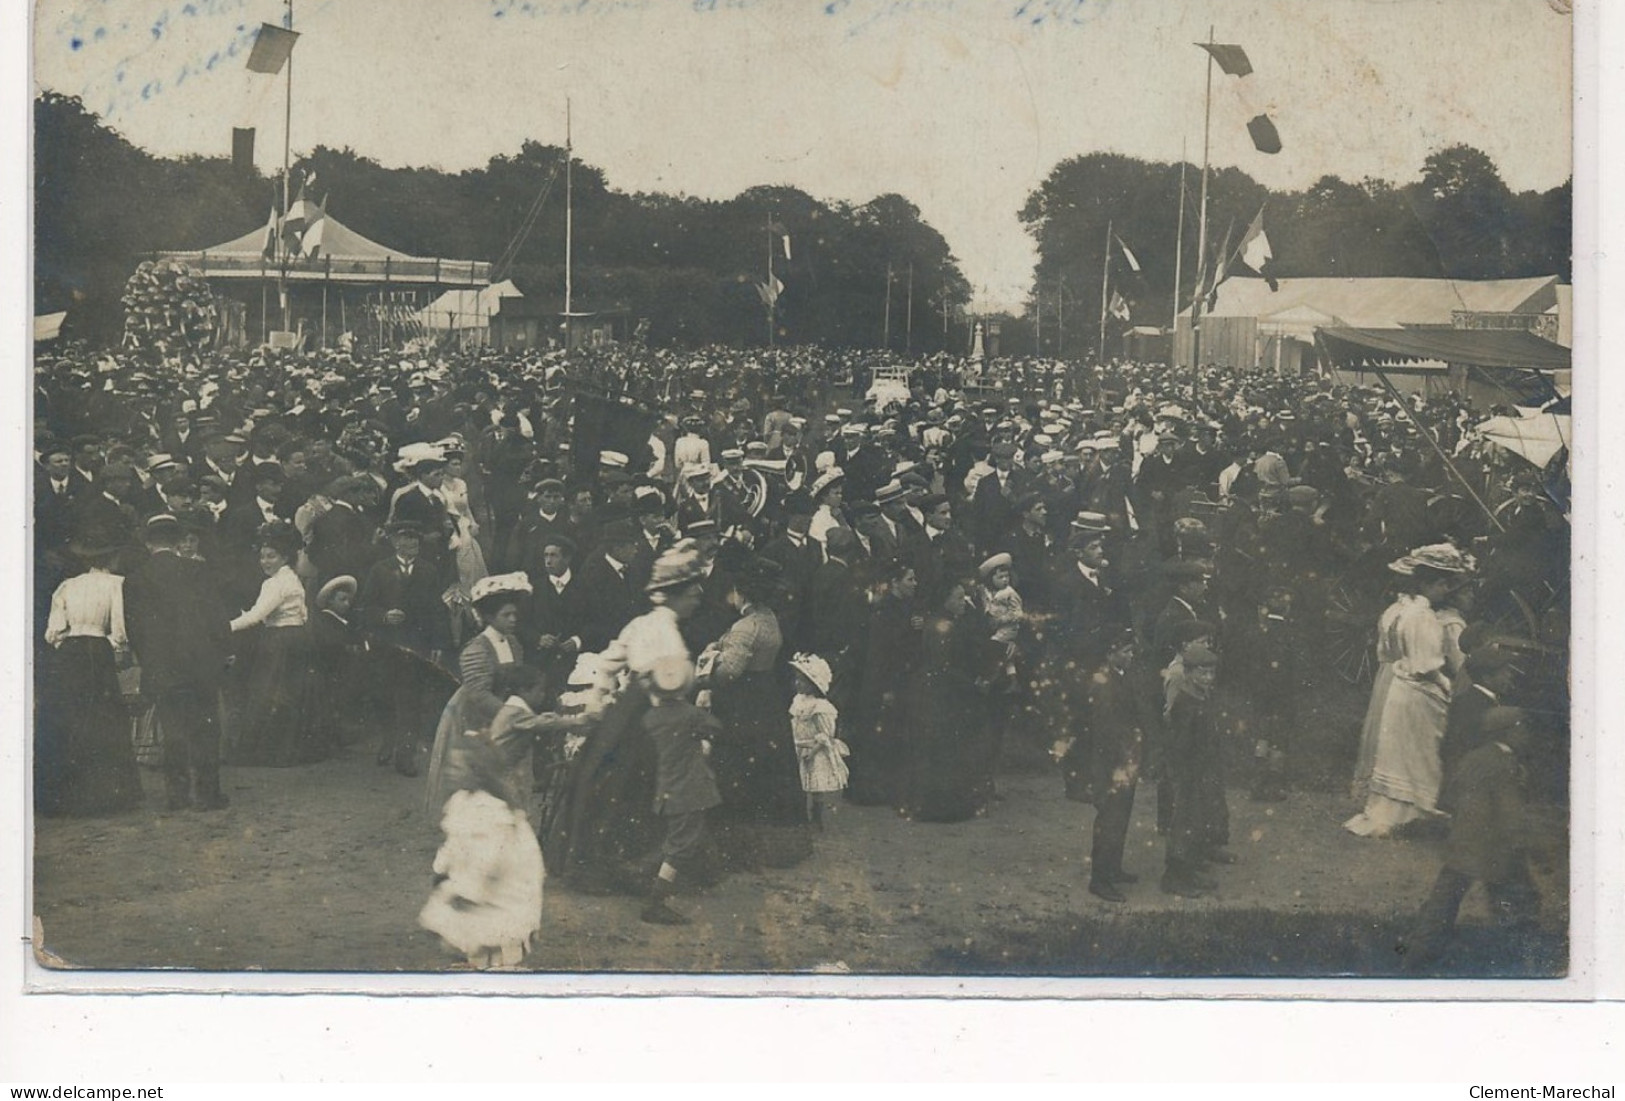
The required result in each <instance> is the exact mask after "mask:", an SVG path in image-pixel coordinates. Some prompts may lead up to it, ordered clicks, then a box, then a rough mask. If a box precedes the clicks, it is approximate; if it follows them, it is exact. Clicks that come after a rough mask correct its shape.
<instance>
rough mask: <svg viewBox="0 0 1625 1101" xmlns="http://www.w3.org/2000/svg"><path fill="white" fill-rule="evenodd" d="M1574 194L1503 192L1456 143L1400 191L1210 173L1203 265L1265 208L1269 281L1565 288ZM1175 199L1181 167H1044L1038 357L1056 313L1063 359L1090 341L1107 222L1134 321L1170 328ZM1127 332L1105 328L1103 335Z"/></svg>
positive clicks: (1036, 220) (1190, 183) (1092, 158)
mask: <svg viewBox="0 0 1625 1101" xmlns="http://www.w3.org/2000/svg"><path fill="white" fill-rule="evenodd" d="M1200 184H1201V169H1200V167H1199V166H1189V165H1188V166H1186V171H1185V232H1184V238H1183V240H1182V242H1181V246H1182V255H1183V261H1182V264H1181V270H1180V281H1181V288H1180V304H1181V306H1182V307H1186V306H1189V305H1190V302H1191V299H1192V297H1193V296H1194V294H1195V291H1196V286H1197V278H1198V276H1197V270H1196V267H1197V240H1198V238H1197V229H1196V226H1197V199H1198V195H1199V189H1200ZM1571 190H1572V189H1571V184H1570V183H1568V182H1565V183H1564V184H1562V185H1561V186H1559V187H1555V188H1553V189H1551V190H1550V191H1545V192H1535V191H1525V192H1514V191H1512V190H1511V188H1509V187H1508V186H1507V185H1506V183H1505V182H1504V181H1503V180H1502V179H1501V174H1500V171H1499V169H1498V168H1497V167H1496V165H1495V163H1494V161H1492V160H1491V159H1490V157H1489V156H1487V155H1486V154H1484V153H1483V152H1481V151H1479V150H1477V149H1474V148H1471V147H1470V146H1464V145H1457V146H1453V147H1450V148H1448V149H1442V150H1439V151H1436V152H1434V153H1433V154H1431V155H1430V156H1429V157H1428V158H1427V159H1426V161H1425V162H1424V163H1423V165H1422V172H1421V177H1420V178H1419V179H1418V180H1416V181H1415V182H1413V183H1409V184H1394V183H1389V182H1387V181H1384V180H1374V179H1366V180H1361V181H1359V182H1357V183H1350V182H1348V181H1346V180H1343V179H1340V178H1338V177H1337V176H1323V177H1321V178H1320V179H1319V180H1317V181H1316V182H1315V183H1314V184H1312V185H1310V186H1309V187H1307V188H1305V189H1304V190H1302V191H1289V192H1272V191H1270V190H1269V189H1268V188H1266V187H1264V186H1263V185H1262V184H1260V183H1258V182H1257V181H1255V180H1253V179H1252V178H1251V177H1249V176H1248V175H1247V174H1246V173H1244V172H1241V171H1239V170H1237V169H1234V168H1221V169H1217V170H1214V171H1212V172H1211V173H1210V174H1209V178H1208V194H1209V205H1208V240H1209V256H1210V258H1211V257H1212V255H1213V254H1214V253H1217V252H1221V251H1225V250H1224V242H1225V241H1226V239H1228V240H1229V241H1230V245H1231V251H1233V250H1234V247H1235V244H1236V243H1237V241H1238V240H1239V239H1240V236H1241V234H1242V233H1243V231H1244V230H1245V229H1246V228H1247V225H1248V223H1249V222H1250V221H1251V220H1252V218H1253V216H1254V215H1256V214H1257V213H1258V212H1259V210H1260V209H1261V208H1262V209H1263V211H1264V226H1265V230H1266V232H1267V234H1268V236H1269V240H1270V244H1271V246H1272V248H1273V251H1274V257H1275V258H1274V261H1273V263H1272V264H1271V265H1270V266H1269V272H1268V274H1270V275H1273V276H1278V277H1290V276H1382V275H1389V276H1395V275H1404V276H1422V277H1435V278H1440V277H1446V278H1454V279H1505V278H1517V277H1521V276H1534V275H1558V276H1561V277H1562V278H1564V279H1565V280H1566V279H1568V278H1569V275H1570V269H1571V248H1570V241H1571V237H1572V232H1573V217H1572V206H1573V204H1572V195H1571ZM1179 202H1180V166H1179V165H1178V164H1162V163H1149V162H1146V161H1142V160H1138V159H1136V158H1133V157H1126V156H1121V155H1118V154H1115V153H1091V154H1088V155H1086V156H1080V157H1073V158H1070V159H1068V160H1066V161H1063V162H1061V163H1060V164H1058V165H1056V166H1055V168H1054V169H1053V170H1052V171H1051V172H1050V174H1049V176H1048V177H1047V178H1046V179H1045V180H1044V182H1043V183H1042V184H1041V185H1039V187H1038V188H1037V189H1036V190H1034V191H1033V193H1032V194H1031V195H1029V196H1028V199H1027V202H1026V205H1025V206H1024V207H1023V208H1022V211H1021V220H1022V221H1023V223H1025V225H1026V227H1027V230H1028V232H1029V233H1030V234H1031V235H1032V236H1033V238H1034V240H1035V241H1036V243H1037V245H1038V253H1039V261H1038V267H1037V271H1036V279H1035V291H1034V296H1033V298H1032V299H1031V300H1030V301H1029V303H1028V308H1027V314H1026V317H1027V319H1028V320H1029V321H1031V320H1034V319H1035V318H1036V317H1037V316H1038V315H1039V313H1040V311H1041V312H1042V318H1043V342H1044V346H1045V348H1046V349H1049V350H1053V349H1054V347H1055V340H1056V337H1057V335H1058V329H1057V326H1056V320H1057V315H1058V314H1060V313H1061V311H1062V310H1063V309H1064V311H1065V316H1066V329H1067V334H1068V335H1067V347H1068V349H1069V350H1074V349H1081V348H1083V347H1086V346H1087V347H1092V346H1094V345H1095V344H1096V343H1097V342H1098V325H1099V317H1100V302H1101V293H1100V292H1101V277H1102V256H1103V250H1104V249H1105V248H1106V230H1107V224H1108V222H1110V225H1111V229H1112V231H1113V233H1114V234H1115V235H1117V236H1118V237H1120V238H1121V239H1122V241H1123V243H1124V244H1126V245H1127V246H1128V247H1129V249H1130V250H1131V251H1132V252H1133V253H1134V255H1135V258H1136V259H1137V260H1138V261H1139V263H1140V266H1141V271H1140V272H1139V273H1135V272H1133V271H1132V270H1131V269H1130V267H1129V266H1128V263H1127V261H1126V260H1124V259H1123V257H1122V254H1121V253H1120V252H1117V253H1115V254H1114V255H1113V257H1112V286H1113V287H1115V288H1116V289H1117V290H1118V291H1119V292H1120V293H1121V294H1122V295H1123V298H1124V299H1125V300H1126V302H1127V303H1128V305H1129V306H1130V308H1131V310H1132V318H1133V322H1134V323H1136V324H1142V325H1158V326H1165V325H1167V324H1168V323H1169V321H1170V320H1171V318H1172V315H1173V308H1174V294H1173V285H1174V255H1175V252H1174V246H1175V236H1176V233H1177V225H1178V211H1179ZM1114 247H1115V246H1114ZM1210 264H1211V260H1210ZM1074 319H1075V320H1074ZM1124 324H1125V323H1124V322H1121V321H1118V320H1116V319H1113V320H1112V321H1111V322H1110V325H1111V330H1112V332H1120V331H1121V329H1122V327H1123V326H1124ZM1074 326H1076V327H1074ZM1073 334H1076V335H1073ZM1110 339H1111V338H1110V336H1109V337H1108V340H1109V341H1110Z"/></svg>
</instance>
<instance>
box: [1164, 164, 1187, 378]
mask: <svg viewBox="0 0 1625 1101" xmlns="http://www.w3.org/2000/svg"><path fill="white" fill-rule="evenodd" d="M1184 259H1185V142H1184V140H1183V139H1181V140H1180V142H1179V222H1178V227H1177V228H1176V229H1175V230H1174V320H1173V324H1172V326H1171V327H1170V328H1169V329H1168V358H1169V359H1171V360H1172V361H1173V366H1174V367H1178V366H1179V349H1178V347H1177V344H1176V342H1177V341H1178V339H1179V283H1180V277H1181V275H1182V274H1183V273H1182V272H1181V270H1180V269H1181V267H1182V262H1183V261H1184Z"/></svg>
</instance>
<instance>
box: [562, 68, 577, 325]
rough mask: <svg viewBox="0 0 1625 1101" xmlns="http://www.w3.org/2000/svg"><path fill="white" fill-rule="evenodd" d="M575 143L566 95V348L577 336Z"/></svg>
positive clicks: (568, 101)
mask: <svg viewBox="0 0 1625 1101" xmlns="http://www.w3.org/2000/svg"><path fill="white" fill-rule="evenodd" d="M574 169H575V145H574V143H573V141H572V139H571V135H570V97H569V96H565V97H564V350H565V351H567V352H568V351H570V350H571V345H572V343H573V338H574V336H575V314H574V311H575V272H574V264H575V205H574V200H575V196H574V193H573V182H572V176H573V175H574Z"/></svg>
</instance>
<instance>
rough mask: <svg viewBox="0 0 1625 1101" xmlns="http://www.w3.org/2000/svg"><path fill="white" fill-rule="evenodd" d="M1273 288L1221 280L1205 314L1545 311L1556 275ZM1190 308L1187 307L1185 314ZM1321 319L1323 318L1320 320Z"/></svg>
mask: <svg viewBox="0 0 1625 1101" xmlns="http://www.w3.org/2000/svg"><path fill="white" fill-rule="evenodd" d="M1278 282H1279V285H1280V288H1281V289H1280V290H1279V291H1272V290H1270V288H1269V284H1268V283H1266V282H1265V281H1264V280H1262V279H1251V278H1236V279H1230V280H1227V281H1226V282H1224V283H1221V284H1220V285H1219V297H1218V301H1217V302H1216V303H1215V305H1214V308H1213V309H1211V310H1207V311H1205V313H1206V316H1209V317H1256V318H1259V319H1260V320H1261V321H1262V320H1264V319H1266V318H1272V317H1280V316H1282V315H1288V316H1289V317H1290V316H1291V315H1292V313H1293V311H1296V310H1299V309H1306V310H1309V311H1313V312H1314V313H1318V314H1322V315H1325V316H1327V317H1329V318H1333V319H1335V320H1336V322H1338V323H1340V324H1341V325H1342V326H1346V327H1349V328H1356V329H1395V328H1400V327H1402V326H1405V325H1449V324H1450V315H1451V312H1452V311H1454V310H1472V311H1477V312H1484V313H1543V312H1545V311H1546V310H1547V309H1548V308H1549V307H1550V306H1552V305H1553V304H1554V303H1555V302H1556V300H1557V276H1555V275H1542V276H1535V277H1533V278H1528V279H1487V280H1478V281H1474V280H1470V279H1409V278H1398V277H1395V278H1387V277H1382V278H1373V279H1330V278H1309V279H1282V280H1279V281H1278ZM1188 312H1189V311H1187V314H1188ZM1323 324H1325V322H1323Z"/></svg>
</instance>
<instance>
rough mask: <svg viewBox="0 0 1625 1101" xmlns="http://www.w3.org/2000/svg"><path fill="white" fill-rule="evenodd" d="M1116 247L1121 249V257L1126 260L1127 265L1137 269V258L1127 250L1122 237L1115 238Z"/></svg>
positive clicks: (1138, 263)
mask: <svg viewBox="0 0 1625 1101" xmlns="http://www.w3.org/2000/svg"><path fill="white" fill-rule="evenodd" d="M1117 247H1118V248H1120V249H1122V250H1123V259H1125V260H1127V261H1128V266H1129V267H1130V268H1131V269H1132V270H1134V271H1139V270H1140V261H1139V259H1138V258H1137V257H1136V256H1135V255H1134V254H1133V253H1132V252H1130V251H1129V250H1128V246H1127V245H1125V244H1124V243H1123V239H1122V238H1121V237H1119V238H1118V239H1117Z"/></svg>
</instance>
